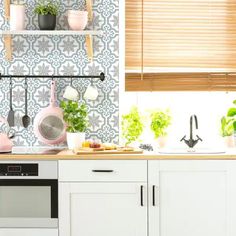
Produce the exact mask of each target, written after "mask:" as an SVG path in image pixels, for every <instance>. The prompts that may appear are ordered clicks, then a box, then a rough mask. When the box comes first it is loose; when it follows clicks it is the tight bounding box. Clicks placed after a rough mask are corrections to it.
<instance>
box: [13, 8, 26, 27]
mask: <svg viewBox="0 0 236 236" xmlns="http://www.w3.org/2000/svg"><path fill="white" fill-rule="evenodd" d="M10 29H11V30H25V6H24V5H20V4H18V5H17V4H11V5H10Z"/></svg>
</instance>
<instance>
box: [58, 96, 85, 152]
mask: <svg viewBox="0 0 236 236" xmlns="http://www.w3.org/2000/svg"><path fill="white" fill-rule="evenodd" d="M60 107H61V108H62V110H63V118H64V121H65V122H66V124H67V129H66V130H67V144H68V148H69V149H70V150H73V149H75V148H81V147H82V143H83V142H84V141H85V131H86V129H87V128H88V112H87V106H86V105H85V104H84V103H82V104H79V103H78V101H72V100H68V101H61V103H60Z"/></svg>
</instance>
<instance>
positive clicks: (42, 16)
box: [34, 0, 59, 30]
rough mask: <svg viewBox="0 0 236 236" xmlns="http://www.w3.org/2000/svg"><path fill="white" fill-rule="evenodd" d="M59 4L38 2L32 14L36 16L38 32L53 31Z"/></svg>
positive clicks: (45, 0) (48, 1) (47, 1)
mask: <svg viewBox="0 0 236 236" xmlns="http://www.w3.org/2000/svg"><path fill="white" fill-rule="evenodd" d="M58 10H59V4H58V3H57V1H56V0H39V1H38V3H37V4H36V6H35V9H34V12H35V13H36V14H38V23H39V28H40V30H54V29H55V27H56V16H57V14H58Z"/></svg>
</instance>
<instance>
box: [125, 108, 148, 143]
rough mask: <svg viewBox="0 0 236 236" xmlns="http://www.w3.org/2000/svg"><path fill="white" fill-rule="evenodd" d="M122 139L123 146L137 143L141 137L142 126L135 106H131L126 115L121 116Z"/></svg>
mask: <svg viewBox="0 0 236 236" xmlns="http://www.w3.org/2000/svg"><path fill="white" fill-rule="evenodd" d="M121 128H122V137H123V138H124V139H125V140H126V143H125V145H126V146H127V145H129V144H131V143H132V142H134V141H137V140H138V138H139V137H140V136H141V134H142V132H143V129H144V124H143V122H142V117H141V115H140V113H139V111H138V108H137V107H136V106H133V107H132V108H131V110H130V112H129V113H128V114H125V115H122V121H121Z"/></svg>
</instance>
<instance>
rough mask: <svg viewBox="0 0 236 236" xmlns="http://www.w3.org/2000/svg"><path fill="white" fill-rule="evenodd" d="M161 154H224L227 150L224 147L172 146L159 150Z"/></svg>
mask: <svg viewBox="0 0 236 236" xmlns="http://www.w3.org/2000/svg"><path fill="white" fill-rule="evenodd" d="M158 152H159V153H160V154H172V155H173V154H182V155H194V154H206V155H207V154H208V155H211V154H223V153H225V152H226V151H225V150H223V149H208V148H196V149H189V150H188V149H183V148H170V149H163V150H160V151H158Z"/></svg>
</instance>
